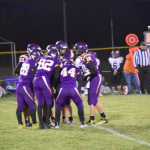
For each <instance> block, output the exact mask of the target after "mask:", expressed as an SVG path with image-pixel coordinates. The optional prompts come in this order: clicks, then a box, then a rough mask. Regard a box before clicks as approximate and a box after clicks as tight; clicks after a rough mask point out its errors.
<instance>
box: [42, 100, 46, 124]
mask: <svg viewBox="0 0 150 150" xmlns="http://www.w3.org/2000/svg"><path fill="white" fill-rule="evenodd" d="M43 99H44V98H43ZM45 114H46V104H45V103H44V106H43V107H42V117H43V122H44V123H46V117H45Z"/></svg>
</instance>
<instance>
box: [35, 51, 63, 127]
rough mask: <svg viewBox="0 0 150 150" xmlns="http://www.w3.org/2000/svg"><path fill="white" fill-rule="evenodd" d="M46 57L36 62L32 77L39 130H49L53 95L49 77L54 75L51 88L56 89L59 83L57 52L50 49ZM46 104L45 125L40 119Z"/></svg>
mask: <svg viewBox="0 0 150 150" xmlns="http://www.w3.org/2000/svg"><path fill="white" fill-rule="evenodd" d="M47 55H48V56H46V57H41V58H40V59H39V60H38V65H37V67H36V69H37V70H36V73H35V77H34V82H33V86H34V91H35V93H36V97H37V100H38V117H39V129H50V128H52V126H51V125H50V116H51V108H52V107H53V106H52V105H53V102H52V98H53V93H52V87H51V84H50V81H51V76H52V74H54V83H53V86H54V88H55V89H56V86H57V85H58V83H59V78H60V64H61V62H60V60H59V59H58V52H57V50H56V49H51V50H50V51H49V52H48V53H47ZM44 103H45V104H46V114H45V115H46V123H44V122H43V118H42V108H43V106H44Z"/></svg>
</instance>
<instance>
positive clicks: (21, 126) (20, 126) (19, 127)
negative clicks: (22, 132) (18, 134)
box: [18, 124, 26, 129]
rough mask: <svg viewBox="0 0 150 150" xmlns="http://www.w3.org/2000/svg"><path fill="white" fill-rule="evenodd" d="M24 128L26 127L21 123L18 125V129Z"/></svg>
mask: <svg viewBox="0 0 150 150" xmlns="http://www.w3.org/2000/svg"><path fill="white" fill-rule="evenodd" d="M24 128H26V127H25V126H24V125H23V124H19V125H18V129H24Z"/></svg>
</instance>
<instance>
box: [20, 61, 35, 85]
mask: <svg viewBox="0 0 150 150" xmlns="http://www.w3.org/2000/svg"><path fill="white" fill-rule="evenodd" d="M35 62H36V60H35V59H31V58H28V59H26V60H25V62H24V63H23V64H22V67H21V69H20V76H19V83H18V84H19V85H22V86H30V85H31V84H32V74H33V70H34V68H35Z"/></svg>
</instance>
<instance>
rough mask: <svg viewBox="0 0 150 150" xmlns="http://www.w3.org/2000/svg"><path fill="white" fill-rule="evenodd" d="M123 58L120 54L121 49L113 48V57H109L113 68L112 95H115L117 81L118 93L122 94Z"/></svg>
mask: <svg viewBox="0 0 150 150" xmlns="http://www.w3.org/2000/svg"><path fill="white" fill-rule="evenodd" d="M123 60H124V58H123V57H122V56H119V51H117V50H113V51H112V52H111V57H109V58H108V61H109V65H110V70H111V84H112V92H111V95H114V90H115V84H116V82H117V88H118V95H120V94H121V76H122V70H123Z"/></svg>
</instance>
